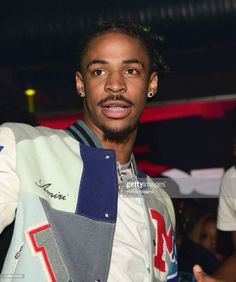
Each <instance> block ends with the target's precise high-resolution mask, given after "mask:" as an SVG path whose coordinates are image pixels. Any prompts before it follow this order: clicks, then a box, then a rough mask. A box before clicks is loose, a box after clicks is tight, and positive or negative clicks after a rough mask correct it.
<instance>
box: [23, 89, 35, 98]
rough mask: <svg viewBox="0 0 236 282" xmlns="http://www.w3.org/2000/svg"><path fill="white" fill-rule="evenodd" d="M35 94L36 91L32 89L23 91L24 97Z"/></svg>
mask: <svg viewBox="0 0 236 282" xmlns="http://www.w3.org/2000/svg"><path fill="white" fill-rule="evenodd" d="M35 94H36V90H35V89H33V88H28V89H25V95H26V96H33V95H35Z"/></svg>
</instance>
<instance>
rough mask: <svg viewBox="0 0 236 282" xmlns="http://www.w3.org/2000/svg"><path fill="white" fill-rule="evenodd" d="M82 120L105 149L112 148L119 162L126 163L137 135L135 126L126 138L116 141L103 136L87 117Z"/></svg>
mask: <svg viewBox="0 0 236 282" xmlns="http://www.w3.org/2000/svg"><path fill="white" fill-rule="evenodd" d="M83 120H84V122H85V123H86V124H87V126H88V127H90V129H91V130H92V131H93V133H94V134H95V135H96V136H97V138H98V140H99V142H100V144H101V146H102V147H103V148H105V149H113V150H114V151H115V153H116V160H117V161H118V162H119V163H120V164H124V163H127V162H128V161H129V160H130V157H131V154H132V151H133V146H134V142H135V139H136V135H137V128H136V129H135V130H134V131H133V132H131V133H130V134H129V135H128V136H127V137H126V138H124V139H122V140H119V141H116V140H110V139H106V138H105V137H104V133H103V132H102V131H101V130H100V129H99V128H97V127H95V126H94V125H93V124H92V123H91V122H90V121H89V120H88V119H86V118H85V117H84V119H83Z"/></svg>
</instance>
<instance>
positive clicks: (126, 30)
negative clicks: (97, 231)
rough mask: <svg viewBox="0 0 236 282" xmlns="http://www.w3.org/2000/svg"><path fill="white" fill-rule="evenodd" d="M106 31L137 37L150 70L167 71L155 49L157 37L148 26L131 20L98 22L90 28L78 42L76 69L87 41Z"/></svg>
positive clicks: (106, 32)
mask: <svg viewBox="0 0 236 282" xmlns="http://www.w3.org/2000/svg"><path fill="white" fill-rule="evenodd" d="M108 33H121V34H126V35H128V36H131V37H133V38H136V39H138V40H139V41H140V42H141V43H142V44H143V47H144V49H145V51H146V53H147V55H148V58H149V62H150V72H152V71H156V72H158V74H165V73H168V72H169V67H168V66H167V64H166V63H165V61H164V59H163V58H162V56H161V55H160V54H159V52H158V51H157V50H156V44H157V42H156V41H157V40H158V38H159V37H158V36H157V35H155V34H152V33H151V32H150V31H149V28H147V27H143V26H141V25H139V24H135V23H132V22H122V23H120V22H111V23H109V22H100V23H98V24H97V25H96V26H95V27H94V28H93V29H91V32H90V33H88V34H87V35H86V37H85V38H83V39H82V40H81V41H80V42H79V52H78V61H77V69H78V70H80V71H81V70H82V68H81V62H82V58H83V56H84V54H85V52H86V50H87V48H88V45H89V43H90V42H91V41H92V40H93V39H95V38H96V37H99V36H101V35H104V34H108Z"/></svg>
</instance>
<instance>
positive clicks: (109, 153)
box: [0, 121, 177, 282]
mask: <svg viewBox="0 0 236 282" xmlns="http://www.w3.org/2000/svg"><path fill="white" fill-rule="evenodd" d="M132 164H133V166H134V168H135V173H136V175H137V177H139V178H142V179H145V181H147V182H148V181H149V182H150V181H151V179H150V178H149V177H147V176H146V175H145V174H144V173H143V172H141V171H139V170H138V169H137V168H136V165H135V160H134V158H133V157H132ZM150 187H151V190H152V193H143V194H142V201H143V205H144V207H145V214H146V218H147V222H148V232H149V235H148V236H149V260H150V265H151V268H150V274H151V275H150V277H151V279H150V281H177V277H176V275H177V263H176V248H175V234H174V227H175V219H174V211H173V207H172V204H171V201H170V199H169V197H168V196H167V194H166V193H165V192H164V191H163V190H161V189H160V188H158V187H156V186H155V185H150ZM117 198H118V180H117V171H116V158H115V153H114V151H113V150H109V149H103V148H101V146H100V144H99V142H98V140H97V138H96V136H95V135H94V133H93V132H92V131H91V130H90V129H89V128H88V127H87V126H86V125H85V123H84V122H83V121H77V122H76V123H74V124H73V125H72V126H70V127H69V128H67V129H66V130H55V129H49V128H46V127H42V126H39V127H31V126H29V125H26V124H15V123H6V124H3V125H2V126H1V127H0V232H1V231H2V230H3V229H4V228H5V226H7V225H8V224H9V223H11V222H12V221H13V219H14V218H15V227H14V232H13V237H12V241H11V244H10V247H9V250H8V253H7V256H6V259H5V262H4V266H3V269H2V273H1V276H0V281H8V282H9V281H28V282H32V281H34V282H44V281H62V282H65V281H78V282H92V281H100V282H102V281H103V282H104V281H106V280H107V276H108V271H109V265H110V259H111V250H112V243H113V236H114V231H115V225H116V216H117ZM124 282H125V281H124Z"/></svg>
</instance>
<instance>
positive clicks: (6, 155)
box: [0, 126, 19, 233]
mask: <svg viewBox="0 0 236 282" xmlns="http://www.w3.org/2000/svg"><path fill="white" fill-rule="evenodd" d="M18 194H19V180H18V177H17V175H16V142H15V136H14V134H13V132H12V131H11V130H10V129H9V128H7V127H5V126H1V127H0V233H1V232H2V231H3V229H4V228H5V227H6V226H7V225H9V224H10V223H11V222H12V221H13V220H14V217H15V210H16V205H17V199H18Z"/></svg>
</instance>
